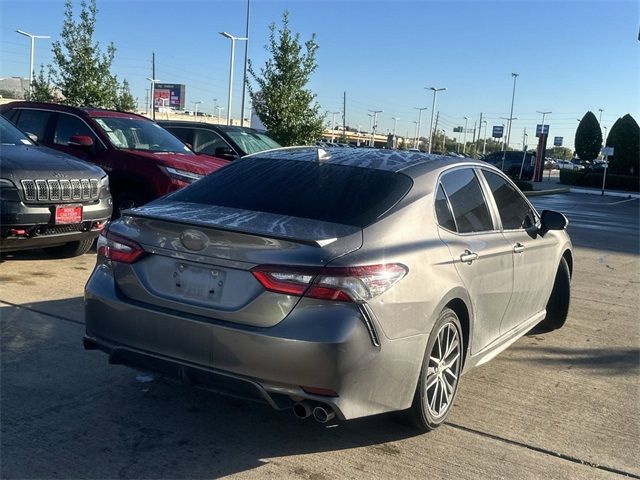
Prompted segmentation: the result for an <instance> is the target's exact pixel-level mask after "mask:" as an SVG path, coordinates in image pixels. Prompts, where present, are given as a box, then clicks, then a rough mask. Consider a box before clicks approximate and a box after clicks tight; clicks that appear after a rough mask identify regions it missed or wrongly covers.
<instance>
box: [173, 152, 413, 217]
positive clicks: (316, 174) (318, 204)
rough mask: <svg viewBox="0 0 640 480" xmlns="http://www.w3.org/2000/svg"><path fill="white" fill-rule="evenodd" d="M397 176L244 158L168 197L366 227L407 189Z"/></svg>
mask: <svg viewBox="0 0 640 480" xmlns="http://www.w3.org/2000/svg"><path fill="white" fill-rule="evenodd" d="M412 184H413V182H412V180H411V178H409V177H407V176H406V175H404V174H401V173H394V172H388V171H383V170H373V169H367V168H359V167H351V166H346V165H332V164H327V163H318V162H307V161H296V160H272V159H259V158H247V159H244V160H240V161H236V162H233V163H232V164H231V165H229V166H227V167H225V168H222V169H220V170H218V171H216V172H214V173H212V174H210V175H208V176H207V177H205V178H203V179H202V180H200V181H198V182H196V183H194V184H193V185H191V186H189V187H187V188H185V189H183V190H180V191H178V192H176V193H174V194H173V195H171V197H170V198H171V199H173V200H177V201H182V202H192V203H201V204H205V205H218V206H221V207H230V208H240V209H245V210H252V211H257V212H267V213H274V214H280V215H290V216H294V217H301V218H310V219H313V220H321V221H326V222H333V223H341V224H344V225H353V226H356V227H365V226H367V225H370V224H371V223H373V222H375V221H376V219H377V218H379V217H380V216H381V215H382V214H384V213H385V212H386V211H387V210H389V209H390V208H391V207H393V206H394V205H395V204H396V203H397V202H398V201H399V200H400V199H401V198H402V197H403V196H404V195H405V194H406V193H407V192H408V191H409V189H410V188H411V186H412Z"/></svg>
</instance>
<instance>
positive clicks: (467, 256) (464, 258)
mask: <svg viewBox="0 0 640 480" xmlns="http://www.w3.org/2000/svg"><path fill="white" fill-rule="evenodd" d="M477 258H478V254H477V253H475V252H472V251H471V250H465V251H464V253H463V254H462V255H460V261H461V262H462V263H466V264H468V265H471V263H472V262H473V261H474V260H476V259H477Z"/></svg>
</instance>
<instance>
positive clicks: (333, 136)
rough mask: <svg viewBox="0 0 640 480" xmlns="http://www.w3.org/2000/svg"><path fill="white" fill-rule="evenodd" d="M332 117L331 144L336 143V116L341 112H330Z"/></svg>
mask: <svg viewBox="0 0 640 480" xmlns="http://www.w3.org/2000/svg"><path fill="white" fill-rule="evenodd" d="M329 113H330V114H331V115H332V118H331V143H335V142H336V115H338V114H339V113H340V112H329Z"/></svg>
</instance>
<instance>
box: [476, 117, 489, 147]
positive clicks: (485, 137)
mask: <svg viewBox="0 0 640 480" xmlns="http://www.w3.org/2000/svg"><path fill="white" fill-rule="evenodd" d="M483 123H484V143H483V144H482V155H484V153H485V152H486V151H487V123H488V122H487V121H486V120H482V121H481V122H480V126H479V127H478V135H480V134H481V132H482V124H483Z"/></svg>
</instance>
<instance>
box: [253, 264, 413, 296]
mask: <svg viewBox="0 0 640 480" xmlns="http://www.w3.org/2000/svg"><path fill="white" fill-rule="evenodd" d="M407 271H408V270H407V267H405V266H404V265H401V264H399V263H389V264H384V265H364V266H357V267H325V268H308V267H282V266H278V265H260V266H257V267H255V268H253V269H252V271H251V273H252V274H253V276H254V277H255V278H256V279H257V280H258V281H259V282H260V283H261V284H262V286H263V287H264V288H265V289H266V290H269V291H270V292H276V293H282V294H285V295H295V296H298V297H302V296H304V297H309V298H317V299H321V300H333V301H340V302H366V301H367V300H371V299H372V298H374V297H377V296H378V295H381V294H383V293H384V292H386V291H387V290H389V289H390V288H391V287H393V286H394V285H395V284H396V283H398V282H399V281H400V280H402V278H403V277H404V276H405V275H406V274H407Z"/></svg>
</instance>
